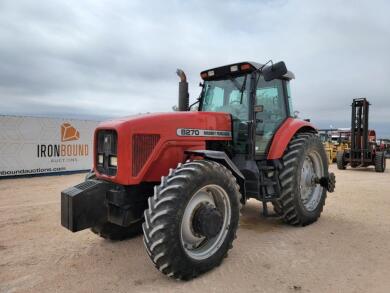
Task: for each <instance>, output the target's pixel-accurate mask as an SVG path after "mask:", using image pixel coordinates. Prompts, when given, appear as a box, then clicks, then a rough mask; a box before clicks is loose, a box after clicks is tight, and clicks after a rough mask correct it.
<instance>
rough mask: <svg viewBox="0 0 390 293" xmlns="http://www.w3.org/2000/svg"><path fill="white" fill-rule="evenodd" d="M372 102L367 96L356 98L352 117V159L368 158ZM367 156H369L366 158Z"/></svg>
mask: <svg viewBox="0 0 390 293" xmlns="http://www.w3.org/2000/svg"><path fill="white" fill-rule="evenodd" d="M369 105H370V103H369V102H368V101H367V99H366V98H361V99H354V100H353V102H352V119H351V160H354V159H361V160H362V161H363V160H364V159H368V156H367V155H368V153H369V151H370V148H369V142H368V110H369ZM366 156H367V158H366Z"/></svg>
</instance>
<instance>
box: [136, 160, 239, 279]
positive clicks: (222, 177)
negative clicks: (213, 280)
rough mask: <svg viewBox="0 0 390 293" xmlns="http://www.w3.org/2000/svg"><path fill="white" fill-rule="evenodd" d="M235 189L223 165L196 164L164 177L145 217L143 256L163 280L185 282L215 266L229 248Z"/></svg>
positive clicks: (233, 230) (233, 225)
mask: <svg viewBox="0 0 390 293" xmlns="http://www.w3.org/2000/svg"><path fill="white" fill-rule="evenodd" d="M240 197H241V195H240V192H239V187H238V185H237V183H236V179H235V177H234V176H233V175H232V173H231V172H230V171H229V170H228V169H227V168H225V167H224V166H223V165H221V164H218V163H216V162H213V161H207V160H197V161H192V162H187V163H185V164H179V165H178V167H177V168H176V169H175V170H172V169H171V170H170V172H169V175H168V176H167V177H163V178H162V181H161V184H160V185H159V186H156V187H155V193H154V196H153V197H150V198H149V209H147V210H146V211H145V223H144V224H143V229H144V244H145V247H146V251H147V253H148V255H149V257H150V259H151V260H152V262H153V263H154V265H155V266H156V268H157V269H158V270H160V271H161V272H162V273H163V274H165V275H167V276H169V277H173V278H176V279H183V280H188V279H191V278H194V277H196V276H197V275H199V274H202V273H204V272H206V271H209V270H211V269H212V268H214V267H216V266H218V265H219V264H220V263H221V262H222V260H223V258H224V257H225V256H226V255H227V252H228V250H229V249H231V248H232V242H233V240H234V239H235V237H236V230H237V226H238V220H239V205H240V203H239V200H240Z"/></svg>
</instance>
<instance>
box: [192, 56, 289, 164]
mask: <svg viewBox="0 0 390 293" xmlns="http://www.w3.org/2000/svg"><path fill="white" fill-rule="evenodd" d="M263 68H266V67H265V66H264V65H262V64H259V63H255V62H243V63H238V64H231V65H227V66H223V67H218V68H214V69H209V70H205V71H203V72H202V73H201V77H202V79H203V80H204V83H203V85H202V86H203V90H202V93H201V96H200V106H199V110H200V111H205V112H225V113H229V114H231V116H232V121H233V127H232V128H233V129H232V132H233V152H234V153H235V154H250V155H253V156H255V157H256V158H257V159H261V158H264V157H265V156H266V154H267V153H268V149H269V147H270V145H271V141H272V138H273V137H274V134H275V132H276V130H277V129H278V128H279V126H280V125H281V124H282V123H283V122H284V121H285V120H286V119H287V117H291V116H292V115H293V114H292V113H293V110H292V103H291V96H290V89H289V81H290V80H291V79H293V78H294V74H293V73H292V72H289V71H287V69H286V68H285V65H284V63H283V62H281V63H277V64H274V65H273V66H269V68H270V69H271V70H269V71H264V70H262V69H263Z"/></svg>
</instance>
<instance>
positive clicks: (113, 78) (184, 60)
mask: <svg viewBox="0 0 390 293" xmlns="http://www.w3.org/2000/svg"><path fill="white" fill-rule="evenodd" d="M389 9H390V4H389V3H388V2H387V1H370V2H367V1H352V0H350V1H342V2H341V1H326V2H320V1H309V0H305V1H298V0H293V1H277V0H276V1H249V0H248V1H239V2H238V1H185V2H184V1H158V2H157V1H156V2H149V1H125V0H122V1H76V0H74V1H66V2H65V1H52V0H50V1H49V0H42V1H40V2H39V3H37V2H33V1H27V0H25V1H11V0H8V1H2V2H1V4H0V43H1V46H0V108H1V112H2V113H24V114H45V115H46V114H53V115H69V114H72V115H75V114H78V115H80V116H86V115H87V114H89V115H95V116H123V115H126V114H133V113H139V112H151V111H153V112H154V111H170V110H171V106H172V105H173V104H175V103H176V99H177V78H176V76H175V69H176V68H177V67H180V68H183V69H184V70H185V71H186V72H187V75H188V77H189V81H190V82H191V86H190V90H191V97H192V98H195V97H197V96H198V94H199V88H198V87H197V84H198V82H199V80H200V79H199V72H200V71H202V70H204V69H206V68H210V67H214V66H218V65H224V64H228V63H231V62H236V61H242V60H253V61H258V62H260V63H261V62H265V61H267V60H269V59H273V60H274V61H278V60H284V61H286V63H287V66H288V68H289V69H291V70H292V71H293V72H294V73H295V74H296V80H294V81H293V84H292V90H293V96H294V105H295V107H296V108H297V109H298V110H300V112H301V113H302V116H304V117H310V118H312V120H313V121H314V122H318V123H320V124H328V123H332V124H333V125H337V124H340V126H346V125H348V123H349V117H350V107H349V105H350V103H351V101H352V99H353V98H355V97H361V96H366V97H367V98H368V99H369V100H370V101H371V103H372V104H373V107H372V112H371V114H372V115H371V120H370V121H371V122H372V123H373V124H372V125H374V126H375V123H377V124H378V125H384V123H390V118H389V114H388V113H389V112H390V99H389V97H390V89H389V87H387V79H388V76H390V58H389V56H388V52H390V18H389V17H388V15H387V13H388V11H389ZM389 132H390V131H388V132H387V135H389V136H390V133H389Z"/></svg>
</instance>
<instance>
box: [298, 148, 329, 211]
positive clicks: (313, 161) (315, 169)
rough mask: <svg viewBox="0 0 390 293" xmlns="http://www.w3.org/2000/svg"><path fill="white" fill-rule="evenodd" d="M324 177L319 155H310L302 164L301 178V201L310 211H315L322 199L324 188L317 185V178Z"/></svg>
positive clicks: (315, 153)
mask: <svg viewBox="0 0 390 293" xmlns="http://www.w3.org/2000/svg"><path fill="white" fill-rule="evenodd" d="M323 176H324V168H323V163H322V159H321V156H320V154H319V153H317V152H316V151H312V152H310V153H308V154H307V155H306V157H305V160H304V161H303V164H302V169H301V178H300V184H299V187H300V199H301V201H302V203H303V205H304V207H305V208H306V210H308V211H310V212H311V211H314V210H315V209H316V208H317V206H318V204H319V202H320V200H321V197H322V192H323V187H321V186H320V185H319V184H316V178H321V177H323Z"/></svg>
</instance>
